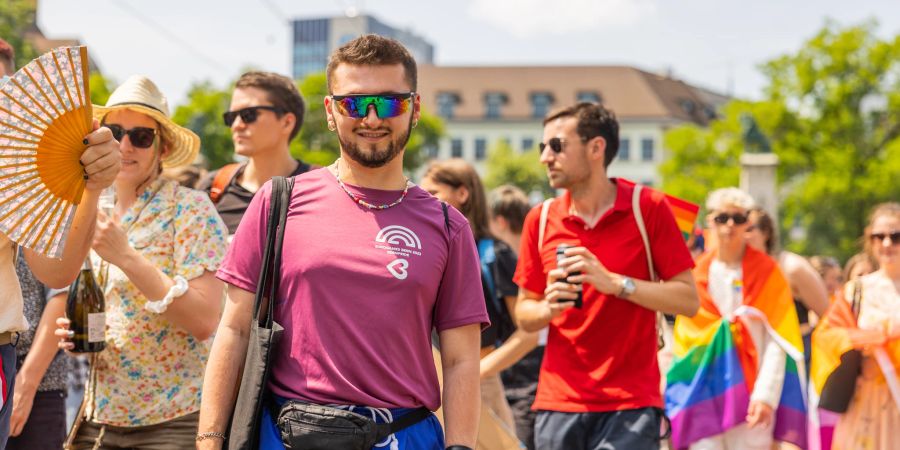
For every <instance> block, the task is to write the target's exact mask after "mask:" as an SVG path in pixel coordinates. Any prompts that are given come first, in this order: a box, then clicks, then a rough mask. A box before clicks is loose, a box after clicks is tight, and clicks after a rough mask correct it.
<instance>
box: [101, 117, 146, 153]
mask: <svg viewBox="0 0 900 450" xmlns="http://www.w3.org/2000/svg"><path fill="white" fill-rule="evenodd" d="M103 126H104V127H106V128H109V131H111V132H112V135H113V137H114V138H116V140H117V141H119V142H122V138H124V137H125V136H126V135H128V140H129V141H131V146H132V147H134V148H150V146H151V145H153V141H154V140H155V139H156V133H157V130H155V129H153V128H147V127H134V128H132V129H130V130H126V129H125V128H122V126H121V125H116V124H111V123H107V124H104V125H103Z"/></svg>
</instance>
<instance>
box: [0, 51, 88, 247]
mask: <svg viewBox="0 0 900 450" xmlns="http://www.w3.org/2000/svg"><path fill="white" fill-rule="evenodd" d="M90 132H91V101H90V91H89V90H88V58H87V48H86V47H61V48H57V49H55V50H53V51H51V52H49V53H46V54H44V55H42V56H41V57H39V58H37V59H35V60H34V61H31V62H30V63H28V65H26V66H25V67H22V69H20V70H19V71H18V72H16V74H15V75H13V76H12V78H10V79H9V80H8V81H7V82H6V83H4V84H3V85H2V86H0V232H2V233H3V234H5V235H6V236H7V237H9V239H11V240H12V241H14V242H16V243H18V244H19V245H21V246H23V247H26V248H30V249H32V250H34V251H36V252H38V253H41V254H44V255H47V256H50V257H54V258H60V257H61V256H62V251H63V247H64V244H65V238H66V235H67V234H68V231H69V228H70V226H71V225H72V218H73V216H74V215H75V207H76V205H77V204H78V203H79V202H80V201H81V195H82V194H83V193H84V186H85V181H84V177H83V174H84V169H83V168H82V166H81V163H80V162H79V159H80V158H81V154H82V153H83V152H84V150H85V148H86V146H85V145H84V144H83V143H82V140H83V139H84V137H85V136H86V135H87V134H89V133H90Z"/></svg>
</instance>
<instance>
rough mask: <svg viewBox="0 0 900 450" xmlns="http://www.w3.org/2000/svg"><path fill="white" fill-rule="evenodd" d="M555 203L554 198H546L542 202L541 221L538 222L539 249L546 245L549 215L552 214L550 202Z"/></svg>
mask: <svg viewBox="0 0 900 450" xmlns="http://www.w3.org/2000/svg"><path fill="white" fill-rule="evenodd" d="M551 203H553V199H552V198H548V199H547V200H544V203H541V221H540V223H539V224H538V251H540V250H541V249H543V247H544V232H545V231H547V216H548V215H549V214H550V204H551Z"/></svg>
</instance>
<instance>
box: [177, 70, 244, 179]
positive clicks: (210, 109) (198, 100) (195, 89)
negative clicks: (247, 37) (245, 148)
mask: <svg viewBox="0 0 900 450" xmlns="http://www.w3.org/2000/svg"><path fill="white" fill-rule="evenodd" d="M230 102H231V88H230V87H228V88H225V89H219V88H217V87H215V86H214V85H213V84H212V83H211V82H209V81H201V82H198V83H194V84H193V85H192V86H191V88H190V90H189V91H188V95H187V102H186V103H185V104H183V105H180V106H179V107H178V108H176V109H175V114H174V115H173V116H172V120H174V121H175V123H177V124H179V125H181V126H183V127H187V128H189V129H191V131H193V132H194V133H197V135H198V136H200V153H201V154H202V155H203V157H204V158H205V159H206V165H207V168H208V169H210V170H215V169H218V168H219V167H222V166H224V165H225V164H228V163H230V162H232V161H234V143H233V142H232V141H231V130H230V129H229V128H228V127H226V126H225V123H224V122H223V121H222V114H223V113H225V111H227V110H228V105H229V103H230Z"/></svg>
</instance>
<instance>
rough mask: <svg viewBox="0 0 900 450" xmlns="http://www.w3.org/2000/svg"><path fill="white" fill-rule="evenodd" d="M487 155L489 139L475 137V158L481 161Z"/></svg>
mask: <svg viewBox="0 0 900 450" xmlns="http://www.w3.org/2000/svg"><path fill="white" fill-rule="evenodd" d="M486 157H487V139H485V138H475V160H476V161H481V160H483V159H484V158H486Z"/></svg>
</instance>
